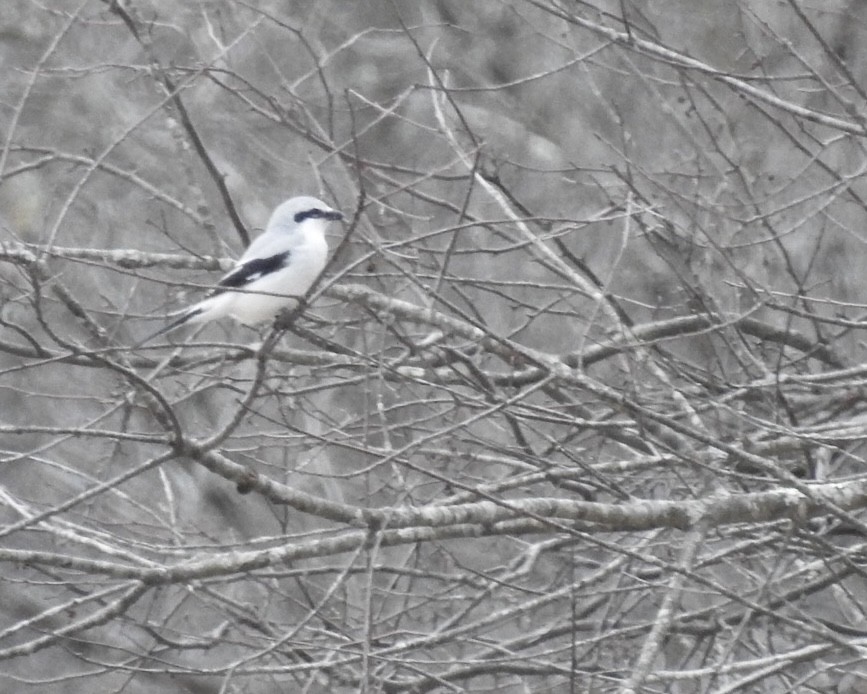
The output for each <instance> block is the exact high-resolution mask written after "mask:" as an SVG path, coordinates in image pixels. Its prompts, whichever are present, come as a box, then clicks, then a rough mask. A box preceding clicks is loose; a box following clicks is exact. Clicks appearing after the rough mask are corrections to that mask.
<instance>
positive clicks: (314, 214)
mask: <svg viewBox="0 0 867 694" xmlns="http://www.w3.org/2000/svg"><path fill="white" fill-rule="evenodd" d="M324 216H325V215H324V213H323V212H322V210H317V209H316V208H315V207H314V208H313V209H310V210H304V211H303V212H296V213H295V223H296V224H301V222H303V221H304V220H305V219H319V218H321V217H324Z"/></svg>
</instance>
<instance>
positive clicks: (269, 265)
mask: <svg viewBox="0 0 867 694" xmlns="http://www.w3.org/2000/svg"><path fill="white" fill-rule="evenodd" d="M289 255H290V253H289V251H283V252H281V253H275V254H274V255H271V256H268V257H267V258H251V259H250V260H248V261H246V262H243V263H241V264H240V265H238V267H236V268H235V269H234V270H232V271H231V272H230V273H229V274H227V275H226V276H225V277H223V279H221V280H220V281H219V282H217V287H218V289H215V290H214V294H219V293H221V292H224V291H228V290H230V289H241V288H244V287H248V286H249V285H250V284H251V283H253V282H255V281H256V280H258V279H261V278H262V277H265V276H266V275H270V274H271V273H272V272H277V271H278V270H282V269H283V268H284V267H286V265H287V264H288V263H289Z"/></svg>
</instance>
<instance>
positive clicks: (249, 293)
mask: <svg viewBox="0 0 867 694" xmlns="http://www.w3.org/2000/svg"><path fill="white" fill-rule="evenodd" d="M338 219H343V215H342V214H341V213H340V212H338V211H337V210H333V209H331V208H330V207H329V206H328V205H326V204H325V203H324V202H322V201H321V200H317V199H316V198H312V197H308V196H302V197H297V198H290V199H289V200H287V201H286V202H284V203H283V204H281V205H280V206H279V207H278V208H277V209H276V210H274V212H273V214H272V215H271V219H269V220H268V225H267V226H266V227H265V231H263V232H262V234H261V235H259V236H257V237H256V238H255V239H254V240H253V242H252V243H251V244H250V245H249V246H248V247H247V250H246V251H244V254H243V255H242V256H241V257H240V258H239V259H238V262H237V263H236V264H235V267H234V268H233V269H232V270H231V271H230V272H229V273H228V274H226V275H225V276H224V277H223V278H222V279H221V280H220V281H219V282H217V287H216V288H215V289H214V290H213V291H212V292H211V293H210V294H208V296H206V297H205V298H204V299H202V300H201V301H200V302H199V303H197V304H194V305H193V306H191V307H190V308H188V309H186V310H184V311H181V312H180V313H176V314H173V315H171V316H169V317H170V318H172V320H171V321H170V322H169V324H168V325H166V326H164V327H162V328H160V330H158V331H157V332H155V333H154V334H153V335H150V336H148V337H147V338H145V339H144V340H142V341H141V342H139V343H138V345H142V344H144V343H145V342H149V341H150V340H152V339H154V338H155V337H159V336H160V335H164V334H166V333H167V332H170V331H172V330H174V329H175V328H179V327H180V326H182V325H186V324H187V323H189V324H197V323H207V322H209V321H212V320H217V319H218V318H223V317H225V316H231V317H232V318H234V319H235V320H237V321H238V322H239V323H244V324H246V325H253V324H255V323H261V322H263V321H267V320H273V319H274V318H276V317H277V315H278V314H279V313H280V311H281V310H283V309H284V308H286V307H287V306H290V305H292V304H293V302H294V301H295V300H296V299H297V298H298V297H300V296H303V295H304V294H305V293H306V292H307V290H308V289H310V286H311V285H312V284H313V282H314V281H315V280H316V278H317V277H318V276H319V274H320V273H321V272H322V269H323V268H324V267H325V261H326V259H327V257H328V244H327V243H326V241H325V230H326V229H327V228H328V223H329V222H331V221H335V220H338Z"/></svg>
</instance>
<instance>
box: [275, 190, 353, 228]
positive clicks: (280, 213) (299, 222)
mask: <svg viewBox="0 0 867 694" xmlns="http://www.w3.org/2000/svg"><path fill="white" fill-rule="evenodd" d="M339 219H343V215H342V214H341V213H340V212H338V211H337V210H335V209H332V208H331V207H329V206H328V205H326V204H325V203H324V202H322V201H321V200H318V199H317V198H313V197H310V196H307V195H302V196H300V197H297V198H289V199H288V200H287V201H286V202H284V203H282V204H281V205H280V206H279V207H278V208H277V209H276V210H274V213H273V214H272V215H271V219H270V220H269V221H268V227H267V230H268V231H272V230H273V231H284V230H285V231H294V230H296V229H299V228H305V227H313V228H318V229H321V230H324V228H325V225H326V224H327V223H328V222H333V221H337V220H339Z"/></svg>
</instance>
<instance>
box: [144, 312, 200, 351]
mask: <svg viewBox="0 0 867 694" xmlns="http://www.w3.org/2000/svg"><path fill="white" fill-rule="evenodd" d="M203 311H204V309H203V308H202V307H200V306H194V307H193V308H191V309H190V310H189V311H184V312H183V313H182V314H180V315H179V316H177V317H176V318H175V319H174V320H173V321H171V322H170V323H168V324H167V325H164V326H163V327H162V328H160V329H159V330H157V331H156V332H155V333H152V334H150V335H148V336H147V337H146V338H144V339H143V340H140V341H138V342H136V343H135V344H134V345H133V349H138V348H139V347H141V346H142V345H144V344H147V343H148V342H150V341H151V340H153V339H155V338H157V337H159V336H160V335H165V334H166V333H170V332H171V331H172V330H174V329H175V328H180V327H181V326H182V325H185V324H186V323H188V322H189V321H191V320H192V319H193V318H195V317H196V316H198V315H201V313H202V312H203Z"/></svg>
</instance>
